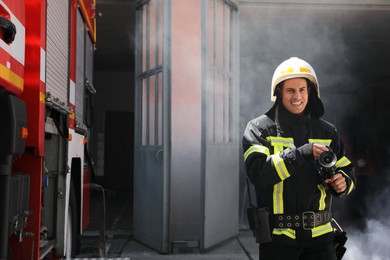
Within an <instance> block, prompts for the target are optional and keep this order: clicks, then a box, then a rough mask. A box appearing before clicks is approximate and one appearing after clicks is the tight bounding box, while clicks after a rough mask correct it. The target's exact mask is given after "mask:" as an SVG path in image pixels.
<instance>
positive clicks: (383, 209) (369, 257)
mask: <svg viewBox="0 0 390 260" xmlns="http://www.w3.org/2000/svg"><path fill="white" fill-rule="evenodd" d="M379 175H380V178H378V179H379V180H378V181H377V182H376V185H373V187H372V189H371V191H372V196H368V197H367V198H366V199H365V201H366V204H367V207H366V208H367V210H366V212H365V217H366V218H367V219H366V220H365V223H364V224H365V225H364V228H363V229H362V230H358V229H351V230H346V232H347V234H348V241H347V244H346V247H347V252H346V253H345V256H344V258H343V259H345V260H388V259H390V222H389V214H390V200H389V196H390V190H389V189H388V184H389V182H388V179H387V178H388V176H389V175H388V170H385V171H380V172H379ZM358 185H359V183H358ZM363 201H364V199H363V198H362V202H363Z"/></svg>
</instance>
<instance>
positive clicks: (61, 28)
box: [46, 0, 69, 104]
mask: <svg viewBox="0 0 390 260" xmlns="http://www.w3.org/2000/svg"><path fill="white" fill-rule="evenodd" d="M68 36H69V1H64V0H48V1H47V42H46V91H47V92H50V93H51V95H52V96H53V97H55V98H58V99H59V101H61V102H64V104H68V84H69V83H68V82H69V81H68V78H69V77H68V68H69V65H68V64H69V40H68Z"/></svg>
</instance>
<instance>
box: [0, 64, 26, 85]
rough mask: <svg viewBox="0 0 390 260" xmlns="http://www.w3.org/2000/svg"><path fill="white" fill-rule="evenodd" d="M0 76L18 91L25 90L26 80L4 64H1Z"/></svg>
mask: <svg viewBox="0 0 390 260" xmlns="http://www.w3.org/2000/svg"><path fill="white" fill-rule="evenodd" d="M0 75H1V77H2V78H3V79H5V80H6V81H8V82H10V83H12V84H13V85H14V86H15V87H17V88H18V89H20V90H23V88H24V79H23V78H22V77H20V76H19V75H18V74H16V73H14V72H13V71H12V70H10V69H9V68H7V67H6V66H4V65H3V64H0Z"/></svg>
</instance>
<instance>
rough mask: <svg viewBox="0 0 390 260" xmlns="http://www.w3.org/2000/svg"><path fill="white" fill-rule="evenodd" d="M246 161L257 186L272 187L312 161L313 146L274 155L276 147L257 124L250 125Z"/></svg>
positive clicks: (308, 145)
mask: <svg viewBox="0 0 390 260" xmlns="http://www.w3.org/2000/svg"><path fill="white" fill-rule="evenodd" d="M242 143H243V151H244V161H245V168H246V172H247V175H248V177H249V179H250V181H251V182H252V183H253V184H254V185H256V186H263V187H267V186H271V185H275V184H276V183H278V182H280V181H283V180H285V179H287V178H289V177H290V176H291V175H292V174H294V173H295V169H296V168H298V167H299V166H300V165H302V164H303V163H304V162H305V161H307V160H310V159H312V158H311V156H312V153H313V150H312V144H306V145H304V146H302V147H299V148H296V147H294V146H292V147H289V148H287V149H285V150H283V151H280V152H277V153H274V147H273V146H271V143H270V142H269V141H268V140H267V137H266V136H265V135H264V134H262V132H261V131H260V129H259V127H258V126H257V125H256V123H255V122H253V121H251V122H249V123H248V125H247V127H246V129H245V132H244V136H243V142H242Z"/></svg>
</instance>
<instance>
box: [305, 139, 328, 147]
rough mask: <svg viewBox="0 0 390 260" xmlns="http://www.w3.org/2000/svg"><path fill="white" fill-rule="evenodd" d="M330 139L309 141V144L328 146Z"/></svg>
mask: <svg viewBox="0 0 390 260" xmlns="http://www.w3.org/2000/svg"><path fill="white" fill-rule="evenodd" d="M331 142H332V139H309V143H316V144H320V145H325V146H330V143H331Z"/></svg>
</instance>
